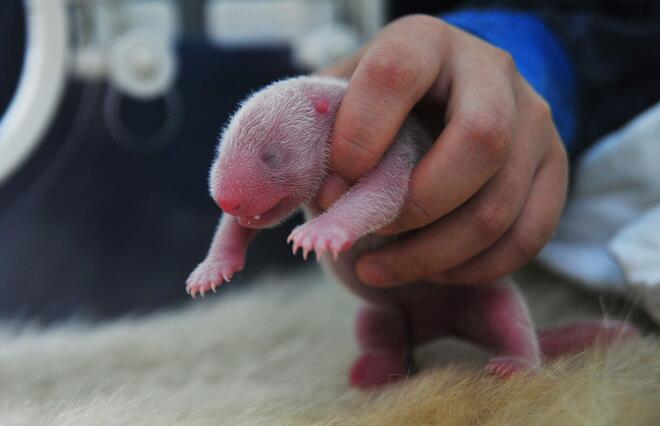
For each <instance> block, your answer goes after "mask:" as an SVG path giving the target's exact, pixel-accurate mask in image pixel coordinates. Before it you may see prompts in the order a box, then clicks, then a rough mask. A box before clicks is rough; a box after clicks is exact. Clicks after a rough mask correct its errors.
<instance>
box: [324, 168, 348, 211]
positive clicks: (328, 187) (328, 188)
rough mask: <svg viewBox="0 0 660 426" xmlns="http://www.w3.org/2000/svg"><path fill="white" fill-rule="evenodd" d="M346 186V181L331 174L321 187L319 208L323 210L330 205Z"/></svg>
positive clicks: (344, 190) (346, 188)
mask: <svg viewBox="0 0 660 426" xmlns="http://www.w3.org/2000/svg"><path fill="white" fill-rule="evenodd" d="M348 188H349V185H348V182H346V180H345V179H344V178H343V177H341V176H339V175H337V174H334V173H333V174H331V175H330V176H329V177H328V179H327V180H326V181H325V184H324V185H323V188H321V192H320V195H319V204H320V205H321V208H322V209H324V210H325V209H327V208H328V207H330V206H331V205H332V204H333V203H334V202H335V201H336V200H337V199H338V198H339V197H341V196H342V194H343V193H344V192H346V191H347V190H348Z"/></svg>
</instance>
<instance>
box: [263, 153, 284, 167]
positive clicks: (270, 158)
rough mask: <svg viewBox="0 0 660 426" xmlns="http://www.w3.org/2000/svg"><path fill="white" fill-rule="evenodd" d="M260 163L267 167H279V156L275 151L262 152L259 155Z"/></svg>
mask: <svg viewBox="0 0 660 426" xmlns="http://www.w3.org/2000/svg"><path fill="white" fill-rule="evenodd" d="M261 161H263V162H264V163H266V164H267V165H268V167H270V168H275V167H277V166H279V165H280V156H279V155H277V153H275V151H264V152H262V153H261Z"/></svg>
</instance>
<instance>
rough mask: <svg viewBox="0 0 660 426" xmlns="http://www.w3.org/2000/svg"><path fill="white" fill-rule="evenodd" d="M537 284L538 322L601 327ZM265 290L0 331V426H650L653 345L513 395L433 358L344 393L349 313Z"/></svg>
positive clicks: (299, 291)
mask: <svg viewBox="0 0 660 426" xmlns="http://www.w3.org/2000/svg"><path fill="white" fill-rule="evenodd" d="M541 277H542V275H540V274H538V273H536V272H534V271H532V272H531V275H530V273H527V274H526V276H524V277H523V278H526V280H527V281H529V280H531V281H534V282H536V283H537V284H536V285H535V286H533V287H532V288H531V290H530V291H531V299H532V313H533V314H535V315H536V317H537V318H538V319H539V320H540V322H543V323H548V322H562V321H565V320H566V319H568V318H575V317H588V316H593V315H594V314H595V315H601V313H600V312H601V307H600V305H599V304H598V302H597V301H594V300H593V299H592V298H589V297H586V296H584V295H579V294H576V293H574V292H573V291H572V290H569V289H567V288H566V287H562V286H560V285H557V284H556V283H555V280H554V279H547V278H546V279H545V281H546V282H547V285H541V284H538V281H539V279H541ZM262 281H264V282H262V283H258V284H257V283H255V284H252V285H250V286H249V288H246V289H245V291H241V292H233V293H232V294H227V293H226V292H223V291H222V290H220V291H219V293H218V294H217V295H214V296H213V297H209V298H206V299H205V300H203V301H202V302H199V301H195V302H192V301H191V302H190V303H188V304H187V306H186V307H184V308H183V309H179V310H172V311H167V312H163V313H160V314H157V315H152V316H149V317H146V318H127V319H124V320H121V321H117V322H114V323H110V324H107V325H102V326H98V327H87V326H82V325H76V324H70V325H67V326H61V327H57V328H54V329H50V330H46V331H38V330H31V331H22V332H20V333H16V332H15V331H14V332H13V331H11V330H10V327H8V326H5V327H4V328H3V329H4V330H3V331H1V332H0V424H2V425H37V424H54V425H71V424H74V425H96V424H103V425H105V424H108V425H143V424H144V425H167V424H191V425H206V424H232V425H233V424H246V425H253V424H264V425H278V424H310V423H314V424H337V425H344V424H378V425H381V424H411V425H413V424H415V425H416V424H439V425H453V424H456V425H466V424H493V425H516V424H520V425H533V424H548V425H574V424H576V425H577V424H579V425H607V424H613V425H614V424H625V425H643V424H660V344H658V342H657V341H656V340H652V339H650V338H647V339H645V340H643V341H640V342H637V343H635V344H632V345H625V346H622V347H620V348H617V349H614V350H610V351H608V352H604V351H596V352H593V353H588V354H584V355H582V356H580V357H576V358H573V359H568V360H562V361H560V362H558V363H554V364H552V365H551V366H549V368H547V369H546V371H545V372H544V373H543V374H541V375H539V376H536V377H531V378H530V377H520V378H518V379H514V380H511V381H508V382H501V381H499V380H497V379H494V378H490V377H485V376H483V375H482V374H481V370H480V368H481V366H483V364H484V362H485V360H486V359H487V357H486V354H484V353H483V352H481V351H479V350H476V349H475V348H472V347H470V346H467V345H464V344H460V343H458V342H444V343H439V344H437V343H436V344H433V345H431V346H428V347H426V348H424V349H423V350H422V351H421V352H420V355H421V356H420V361H421V365H422V369H423V373H422V374H420V375H419V376H417V377H416V378H414V379H410V380H409V381H407V382H406V383H403V384H400V385H395V386H392V387H390V388H389V389H387V390H385V391H383V392H374V393H372V394H366V393H361V392H358V391H354V390H351V389H349V387H348V384H347V370H348V368H349V366H350V364H351V361H352V360H353V358H354V357H355V356H356V355H357V354H358V353H357V349H356V347H355V345H354V342H353V337H352V336H353V335H352V322H353V314H354V309H355V307H356V305H357V301H356V300H355V299H354V298H352V297H351V296H350V295H349V294H347V293H346V292H345V291H344V290H343V289H341V288H340V287H338V286H337V285H335V284H332V283H329V282H327V279H326V278H323V277H322V276H321V275H320V273H319V272H317V271H313V272H308V273H305V274H301V275H297V276H269V277H268V278H264V279H262ZM231 285H235V284H231ZM236 285H237V284H236ZM525 288H526V287H524V286H523V289H525ZM182 291H183V290H182ZM548 319H552V321H548Z"/></svg>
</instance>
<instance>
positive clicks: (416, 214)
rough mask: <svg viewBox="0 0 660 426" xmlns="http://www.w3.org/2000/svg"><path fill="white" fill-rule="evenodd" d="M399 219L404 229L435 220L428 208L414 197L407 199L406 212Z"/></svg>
mask: <svg viewBox="0 0 660 426" xmlns="http://www.w3.org/2000/svg"><path fill="white" fill-rule="evenodd" d="M401 219H402V221H401V222H402V224H403V225H404V228H406V229H412V228H418V227H420V226H424V225H427V224H429V223H431V222H433V221H434V220H435V218H434V217H433V215H432V214H431V212H430V211H429V210H428V208H427V207H426V206H424V205H423V204H422V203H420V202H419V200H417V199H415V198H410V199H409V200H408V212H407V214H406V215H405V217H402V218H401Z"/></svg>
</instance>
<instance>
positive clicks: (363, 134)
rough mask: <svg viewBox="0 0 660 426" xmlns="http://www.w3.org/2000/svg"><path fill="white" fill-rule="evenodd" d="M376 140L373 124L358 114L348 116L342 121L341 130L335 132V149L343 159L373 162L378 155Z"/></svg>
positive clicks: (356, 161)
mask: <svg viewBox="0 0 660 426" xmlns="http://www.w3.org/2000/svg"><path fill="white" fill-rule="evenodd" d="M373 140H374V135H373V131H372V130H371V126H369V125H368V124H367V123H365V122H364V120H362V119H360V118H359V117H357V116H351V117H346V118H345V119H344V121H343V122H342V126H341V130H338V131H337V132H336V133H335V140H334V141H333V150H336V151H337V154H338V155H340V156H341V158H342V159H352V161H354V162H355V163H360V162H365V163H369V164H371V159H372V158H374V157H375V156H376V152H375V151H374V147H373V145H372V144H371V143H370V141H373Z"/></svg>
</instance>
